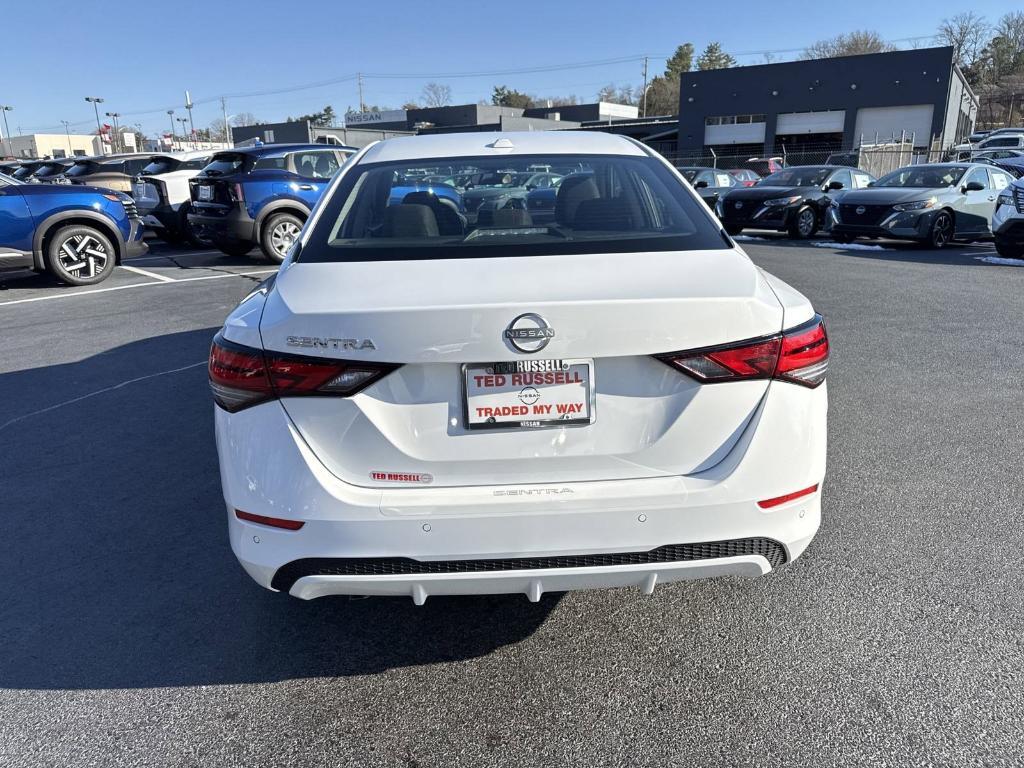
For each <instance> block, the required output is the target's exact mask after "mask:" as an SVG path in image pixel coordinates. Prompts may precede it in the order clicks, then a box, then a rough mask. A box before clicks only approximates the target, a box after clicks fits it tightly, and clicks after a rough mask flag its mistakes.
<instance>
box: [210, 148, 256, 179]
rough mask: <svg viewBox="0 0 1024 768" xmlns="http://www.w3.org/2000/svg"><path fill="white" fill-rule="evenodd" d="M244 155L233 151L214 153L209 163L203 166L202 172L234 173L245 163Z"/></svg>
mask: <svg viewBox="0 0 1024 768" xmlns="http://www.w3.org/2000/svg"><path fill="white" fill-rule="evenodd" d="M245 157H246V156H245V155H243V154H241V153H234V152H225V153H223V154H219V155H214V156H213V157H212V158H211V160H210V162H209V164H208V165H207V166H206V167H205V168H203V173H205V174H206V175H207V176H227V175H228V174H229V173H235V172H236V171H240V170H241V169H242V167H243V166H244V165H245Z"/></svg>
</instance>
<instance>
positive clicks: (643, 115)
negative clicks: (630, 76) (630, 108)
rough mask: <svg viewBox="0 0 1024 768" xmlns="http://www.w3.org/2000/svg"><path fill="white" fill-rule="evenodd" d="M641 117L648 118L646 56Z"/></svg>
mask: <svg viewBox="0 0 1024 768" xmlns="http://www.w3.org/2000/svg"><path fill="white" fill-rule="evenodd" d="M643 110H644V111H643V114H642V115H641V117H647V57H646V56H644V107H643Z"/></svg>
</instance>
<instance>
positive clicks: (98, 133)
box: [85, 96, 106, 155]
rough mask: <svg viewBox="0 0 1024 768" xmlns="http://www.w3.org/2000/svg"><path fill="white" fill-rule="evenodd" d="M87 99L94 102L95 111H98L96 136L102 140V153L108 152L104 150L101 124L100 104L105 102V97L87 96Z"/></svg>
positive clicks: (91, 102)
mask: <svg viewBox="0 0 1024 768" xmlns="http://www.w3.org/2000/svg"><path fill="white" fill-rule="evenodd" d="M85 100H86V101H88V102H89V103H90V104H92V109H93V112H95V113H96V137H97V138H98V139H99V140H100V154H101V155H103V154H106V153H105V152H104V151H103V126H102V125H100V108H99V106H98V105H100V104H102V103H103V99H101V98H100V97H99V96H86V97H85Z"/></svg>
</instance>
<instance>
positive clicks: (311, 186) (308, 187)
mask: <svg viewBox="0 0 1024 768" xmlns="http://www.w3.org/2000/svg"><path fill="white" fill-rule="evenodd" d="M312 188H313V185H312V184H299V189H312Z"/></svg>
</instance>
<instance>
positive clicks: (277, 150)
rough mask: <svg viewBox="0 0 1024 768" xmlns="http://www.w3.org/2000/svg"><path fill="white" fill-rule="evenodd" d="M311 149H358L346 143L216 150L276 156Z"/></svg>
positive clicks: (276, 145)
mask: <svg viewBox="0 0 1024 768" xmlns="http://www.w3.org/2000/svg"><path fill="white" fill-rule="evenodd" d="M309 149H321V150H322V149H333V150H339V149H343V150H348V151H350V152H355V151H357V149H356V147H349V146H346V145H344V144H264V145H262V146H259V147H235V148H234V149H221V150H218V151H217V152H215V153H214V154H215V155H232V154H239V155H257V156H259V157H274V156H276V155H286V154H288V153H289V152H301V151H303V150H309Z"/></svg>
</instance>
